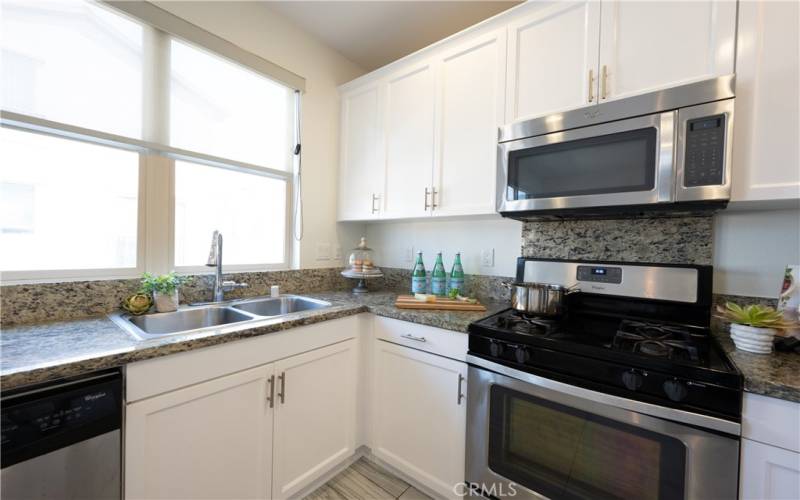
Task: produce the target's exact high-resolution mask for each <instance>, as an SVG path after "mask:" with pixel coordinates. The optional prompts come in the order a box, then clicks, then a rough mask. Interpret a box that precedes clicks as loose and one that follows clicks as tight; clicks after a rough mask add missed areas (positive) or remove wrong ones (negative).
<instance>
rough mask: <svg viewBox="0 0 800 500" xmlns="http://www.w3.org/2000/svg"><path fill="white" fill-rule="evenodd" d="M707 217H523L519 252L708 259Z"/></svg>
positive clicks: (631, 258) (566, 256)
mask: <svg viewBox="0 0 800 500" xmlns="http://www.w3.org/2000/svg"><path fill="white" fill-rule="evenodd" d="M712 224H713V219H712V216H710V215H708V216H696V217H676V218H652V219H623V220H558V221H534V222H526V223H525V224H523V226H522V255H523V256H525V257H544V258H551V259H586V260H611V261H627V262H651V263H681V264H709V265H710V264H711V263H712V241H713V236H712V229H713V227H712Z"/></svg>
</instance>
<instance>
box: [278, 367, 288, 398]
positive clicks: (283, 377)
mask: <svg viewBox="0 0 800 500" xmlns="http://www.w3.org/2000/svg"><path fill="white" fill-rule="evenodd" d="M278 380H279V381H280V383H281V389H280V390H279V391H278V399H280V400H281V404H283V399H284V396H285V395H286V372H281V374H280V375H278Z"/></svg>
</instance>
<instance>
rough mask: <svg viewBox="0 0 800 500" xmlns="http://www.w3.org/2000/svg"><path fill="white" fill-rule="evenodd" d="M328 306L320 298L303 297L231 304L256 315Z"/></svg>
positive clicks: (285, 312)
mask: <svg viewBox="0 0 800 500" xmlns="http://www.w3.org/2000/svg"><path fill="white" fill-rule="evenodd" d="M328 306H330V304H329V303H327V302H323V301H321V300H314V299H308V298H305V297H279V298H265V299H258V300H249V301H247V302H241V303H238V304H235V305H233V306H231V307H232V308H234V309H239V310H240V311H244V312H248V313H250V314H254V315H256V316H280V315H282V314H289V313H293V312H298V311H310V310H312V309H320V308H322V307H328Z"/></svg>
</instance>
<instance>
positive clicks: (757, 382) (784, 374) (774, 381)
mask: <svg viewBox="0 0 800 500" xmlns="http://www.w3.org/2000/svg"><path fill="white" fill-rule="evenodd" d="M711 331H712V333H713V335H714V336H715V337H716V338H717V340H718V341H719V343H720V345H721V346H722V348H723V349H724V350H725V352H726V353H727V354H728V357H730V359H731V361H733V363H734V364H735V365H736V367H737V368H739V371H740V372H742V375H743V376H744V390H745V391H747V392H751V393H753V394H762V395H764V396H770V397H773V398H778V399H785V400H786V401H794V402H795V403H800V354H796V353H789V352H773V353H772V354H753V353H749V352H745V351H739V350H737V349H736V346H735V345H734V344H733V340H731V336H730V332H729V331H728V328H727V326H726V325H723V324H721V323H719V322H717V323H716V324H715V325H713V328H712V329H711Z"/></svg>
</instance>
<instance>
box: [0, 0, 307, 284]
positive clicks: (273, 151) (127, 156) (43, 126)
mask: <svg viewBox="0 0 800 500" xmlns="http://www.w3.org/2000/svg"><path fill="white" fill-rule="evenodd" d="M2 2H3V4H2V8H3V12H2V14H3V15H2V17H0V28H2V31H1V32H0V48H1V49H2V58H0V65H1V66H0V82H2V88H1V89H0V91H1V92H2V94H0V105H2V116H0V125H2V128H0V210H2V211H1V212H0V255H2V260H1V261H0V271H2V272H3V280H4V281H5V282H23V281H27V280H31V279H37V280H39V279H45V280H48V279H54V278H57V279H65V278H67V279H70V278H72V279H86V278H92V277H133V276H136V275H138V274H140V273H141V272H142V271H150V272H154V273H164V272H167V271H169V270H172V269H174V268H177V269H179V270H181V271H184V272H196V271H205V272H210V270H209V269H208V268H206V267H205V266H204V265H205V263H206V258H207V256H208V250H209V245H210V243H211V234H212V233H213V231H214V230H218V231H220V232H221V233H222V235H223V237H224V243H225V252H224V258H225V262H224V264H225V265H226V267H227V268H229V269H234V270H241V271H245V270H253V271H255V270H264V269H267V268H273V269H275V268H288V267H289V262H291V251H292V240H291V239H290V237H289V229H290V228H291V227H292V214H293V211H292V210H290V209H289V205H290V201H291V195H292V193H293V191H294V189H293V182H294V174H293V166H294V163H293V149H294V140H295V128H296V126H297V117H296V113H295V110H296V105H297V103H296V101H295V99H296V95H297V94H296V92H295V90H293V88H291V87H289V86H287V85H284V84H281V83H278V81H277V80H275V79H273V78H279V79H281V81H289V82H290V84H291V85H299V88H302V83H303V80H302V78H300V77H298V76H297V75H294V74H292V73H290V72H288V71H286V70H284V69H282V68H279V67H277V66H275V65H273V64H271V63H269V62H268V61H264V60H263V59H259V58H258V57H257V56H255V55H253V54H249V53H246V52H244V51H242V49H240V48H238V47H236V46H234V45H232V44H230V42H227V41H225V40H222V39H220V38H218V37H215V35H213V34H211V33H208V32H206V31H203V30H200V29H198V28H197V27H196V26H193V25H191V24H190V23H187V22H186V21H183V20H182V19H180V18H177V17H174V16H172V15H171V14H169V13H166V12H165V11H163V10H161V9H158V8H157V7H153V6H151V5H149V4H148V3H147V2H130V3H129V4H126V3H124V2H120V3H116V4H115V5H114V6H108V5H104V4H102V3H101V4H98V3H95V2H89V1H86V2H84V1H79V0H39V1H36V2H31V1H29V0H2ZM120 10H121V11H123V12H124V13H125V14H119V13H118V12H119V11H120ZM128 16H133V17H128ZM170 16H171V17H170ZM138 18H142V19H146V21H145V22H139V21H136V20H133V19H138ZM159 23H162V24H159ZM158 26H163V27H165V28H168V29H169V30H170V31H171V32H172V33H175V34H174V35H173V34H170V33H167V32H165V31H161V30H160V29H158ZM179 36H180V37H183V38H181V39H179V38H178V37H179ZM184 39H185V40H194V41H197V42H198V43H201V44H202V47H211V48H213V52H212V51H209V50H207V49H205V48H200V45H193V44H190V43H189V42H187V41H185V40H184ZM219 54H222V55H219ZM233 61H239V62H233ZM245 64H246V65H245ZM162 75H163V76H164V77H168V82H167V80H166V79H165V80H164V81H163V85H162V84H161V83H160V82H156V81H148V80H147V78H160V77H161V76H162ZM264 75H270V77H267V76H264ZM274 75H278V76H274ZM293 79H294V80H293ZM292 82H294V83H292ZM162 104H164V105H162ZM145 139H146V141H145ZM145 221H146V223H147V227H146V228H145ZM145 229H146V230H145ZM145 257H146V258H145Z"/></svg>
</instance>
